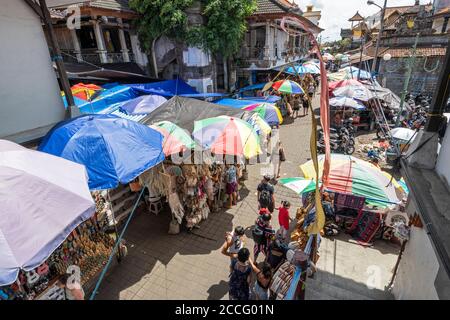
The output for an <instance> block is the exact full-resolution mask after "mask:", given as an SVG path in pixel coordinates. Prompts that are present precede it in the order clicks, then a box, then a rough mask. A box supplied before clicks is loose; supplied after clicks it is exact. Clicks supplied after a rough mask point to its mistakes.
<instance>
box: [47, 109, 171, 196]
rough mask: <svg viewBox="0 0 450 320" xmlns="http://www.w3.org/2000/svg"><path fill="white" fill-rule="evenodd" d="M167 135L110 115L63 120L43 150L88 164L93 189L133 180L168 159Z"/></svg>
mask: <svg viewBox="0 0 450 320" xmlns="http://www.w3.org/2000/svg"><path fill="white" fill-rule="evenodd" d="M162 141H163V136H162V135H161V134H160V133H159V132H158V131H155V130H153V129H151V128H149V127H147V126H144V125H141V124H139V123H137V122H134V121H130V120H126V119H122V118H119V117H117V116H113V115H109V114H96V115H83V116H80V117H77V118H74V119H71V120H67V121H64V122H61V123H59V124H58V125H56V126H55V127H54V128H53V129H51V130H50V132H49V133H48V134H47V136H46V137H45V138H44V140H43V141H42V142H41V144H40V145H39V150H40V151H44V152H47V153H50V154H53V155H56V156H59V157H62V158H65V159H68V160H71V161H74V162H77V163H80V164H84V165H85V166H86V169H87V172H88V176H89V188H90V189H91V190H102V189H111V188H115V187H117V186H118V185H119V183H122V184H125V183H129V182H130V181H132V180H133V179H134V178H136V177H137V176H139V175H140V174H141V173H142V172H144V171H146V170H148V169H150V168H152V167H154V166H155V165H157V164H159V163H160V162H161V161H163V160H164V152H163V149H162Z"/></svg>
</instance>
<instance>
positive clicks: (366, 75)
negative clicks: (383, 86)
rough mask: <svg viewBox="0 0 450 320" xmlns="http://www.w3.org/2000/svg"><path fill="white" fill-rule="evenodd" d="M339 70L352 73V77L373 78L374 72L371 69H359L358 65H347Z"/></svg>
mask: <svg viewBox="0 0 450 320" xmlns="http://www.w3.org/2000/svg"><path fill="white" fill-rule="evenodd" d="M339 71H343V72H346V73H347V74H349V75H350V79H358V75H359V79H372V74H371V73H370V72H369V71H365V70H363V69H359V68H357V67H345V68H342V69H340V70H339Z"/></svg>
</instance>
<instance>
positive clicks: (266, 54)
mask: <svg viewBox="0 0 450 320" xmlns="http://www.w3.org/2000/svg"><path fill="white" fill-rule="evenodd" d="M265 42H266V43H265V46H264V60H270V21H269V20H267V21H266V41H265Z"/></svg>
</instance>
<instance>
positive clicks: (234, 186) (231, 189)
mask: <svg viewBox="0 0 450 320" xmlns="http://www.w3.org/2000/svg"><path fill="white" fill-rule="evenodd" d="M225 178H226V181H227V186H226V189H227V190H226V191H227V195H228V206H227V209H231V208H232V207H233V205H236V204H237V191H238V182H237V181H238V180H237V170H236V167H235V166H234V165H232V164H230V165H228V168H227V171H226V173H225Z"/></svg>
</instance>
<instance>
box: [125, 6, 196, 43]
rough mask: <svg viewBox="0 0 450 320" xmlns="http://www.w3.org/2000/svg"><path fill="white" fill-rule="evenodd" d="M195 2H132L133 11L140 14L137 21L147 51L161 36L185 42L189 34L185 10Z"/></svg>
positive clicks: (139, 33)
mask: <svg viewBox="0 0 450 320" xmlns="http://www.w3.org/2000/svg"><path fill="white" fill-rule="evenodd" d="M193 2H194V0H130V2H129V6H130V8H131V9H133V10H134V11H136V12H137V13H139V14H140V17H139V18H138V19H136V20H135V23H136V27H137V31H138V35H139V39H140V42H141V45H142V47H143V48H144V50H145V51H147V52H148V51H149V50H150V49H151V45H152V41H153V40H154V39H156V38H158V37H160V36H163V35H164V36H167V37H169V38H173V39H179V40H183V39H184V38H185V37H186V34H187V27H188V19H187V15H186V13H185V11H184V10H185V9H187V8H189V7H190V6H191V5H192V3H193Z"/></svg>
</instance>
